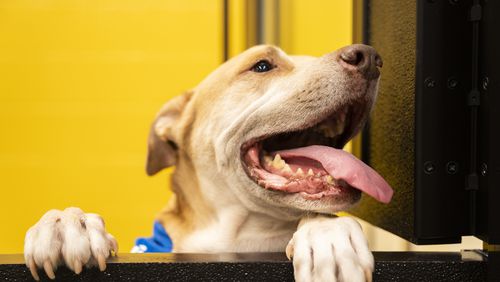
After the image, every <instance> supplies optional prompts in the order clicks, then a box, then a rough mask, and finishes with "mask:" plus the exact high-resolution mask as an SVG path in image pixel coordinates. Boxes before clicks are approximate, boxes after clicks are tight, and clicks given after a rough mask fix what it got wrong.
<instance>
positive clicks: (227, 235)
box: [24, 45, 392, 281]
mask: <svg viewBox="0 0 500 282" xmlns="http://www.w3.org/2000/svg"><path fill="white" fill-rule="evenodd" d="M380 67H382V60H381V58H380V56H379V55H378V54H377V52H376V51H375V50H374V49H373V48H371V47H369V46H365V45H351V46H347V47H344V48H342V49H339V50H337V51H335V52H332V53H329V54H326V55H324V56H322V57H320V58H314V57H307V56H288V55H287V54H285V53H284V52H283V51H282V50H280V49H279V48H276V47H274V46H256V47H253V48H251V49H249V50H247V51H245V52H244V53H242V54H240V55H239V56H236V57H234V58H232V59H231V60H229V61H227V62H226V63H224V64H223V65H221V66H220V67H219V68H218V69H216V70H215V71H214V72H212V73H211V74H210V75H209V76H208V77H207V78H206V79H205V80H203V81H202V82H201V83H200V84H199V85H198V86H197V87H196V88H194V89H193V90H192V91H189V92H187V93H185V94H183V95H181V96H178V97H176V98H174V99H172V100H171V101H169V102H168V103H167V104H165V105H164V106H163V108H162V109H161V110H160V112H159V114H158V116H157V118H156V120H155V121H154V123H153V125H152V128H151V133H150V137H149V144H148V145H149V153H148V161H147V173H148V174H150V175H153V174H155V173H157V172H158V171H160V170H162V169H164V168H166V167H169V166H173V165H175V166H176V169H175V172H174V174H173V177H172V188H173V192H174V196H173V197H172V199H171V200H170V203H169V205H168V207H167V209H166V210H165V211H164V212H163V213H162V215H161V216H160V218H159V219H158V220H159V222H161V224H162V226H163V227H164V229H165V230H167V231H168V234H169V236H170V237H171V239H172V242H173V251H174V252H280V251H286V254H287V256H288V257H289V258H290V259H293V265H294V272H295V278H296V280H297V281H367V280H368V281H370V280H371V276H372V271H373V267H374V261H373V256H372V254H371V252H370V250H369V249H368V246H367V242H366V239H365V237H364V235H363V232H362V230H361V227H360V225H359V224H358V223H357V222H356V221H355V220H353V219H352V218H349V217H336V216H334V215H333V214H334V213H335V212H338V211H343V210H346V209H348V208H349V207H351V206H352V205H354V204H355V203H356V202H357V201H358V200H359V199H360V197H361V193H362V192H364V193H366V194H367V195H369V196H371V197H373V198H375V199H377V200H378V201H380V202H383V203H388V202H389V201H390V199H391V197H392V190H391V188H390V187H389V185H388V184H387V183H386V182H385V181H384V180H383V179H382V177H381V176H380V175H379V174H377V173H376V172H375V171H374V170H372V169H371V168H370V167H368V166H367V165H365V164H364V163H362V162H361V161H359V160H358V159H356V158H355V157H353V156H352V155H351V154H349V153H347V152H345V151H343V150H342V147H343V146H344V145H345V144H346V142H348V141H349V140H350V139H351V138H352V137H353V136H354V135H355V134H356V133H357V132H358V131H359V130H360V129H361V128H362V127H363V125H364V123H365V121H366V119H367V117H368V115H369V113H370V110H371V108H372V105H373V103H374V101H375V98H376V95H377V85H378V80H379V76H380V72H379V68H380ZM113 250H114V251H116V250H117V244H116V241H115V239H114V238H113V237H112V236H111V235H110V234H109V233H107V232H106V230H105V228H104V221H103V220H102V219H101V217H100V216H98V215H96V214H89V213H84V212H83V211H82V210H80V209H78V208H68V209H66V210H64V211H59V210H52V211H49V212H47V213H46V214H45V215H44V216H43V217H42V218H41V219H40V221H39V222H38V223H36V224H35V225H34V226H33V227H32V228H30V229H29V230H28V232H27V234H26V239H25V250H24V252H25V258H26V264H27V266H28V267H29V269H30V270H31V273H32V274H33V276H34V277H35V278H36V279H37V278H38V274H37V269H39V268H43V269H44V271H45V272H46V273H47V275H48V276H49V277H51V278H53V277H54V269H55V268H56V267H57V266H58V265H62V264H65V265H66V266H67V267H69V268H70V269H72V270H74V271H75V272H76V273H79V272H80V271H81V270H82V267H83V266H85V265H87V266H90V265H96V266H98V267H100V269H101V270H104V269H105V267H106V262H105V261H106V258H107V257H108V256H109V255H110V252H111V251H113Z"/></svg>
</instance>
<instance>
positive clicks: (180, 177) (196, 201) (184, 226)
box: [159, 156, 298, 252]
mask: <svg viewBox="0 0 500 282" xmlns="http://www.w3.org/2000/svg"><path fill="white" fill-rule="evenodd" d="M209 181H210V180H207V179H203V181H200V179H199V178H198V174H197V171H196V169H195V166H194V165H193V163H192V162H191V161H190V159H189V158H187V156H182V157H181V158H179V162H178V163H177V165H176V168H175V172H174V173H173V175H172V181H171V184H172V185H171V187H172V191H173V193H174V195H173V196H172V198H171V200H170V203H169V205H168V206H167V207H166V208H165V209H164V211H163V212H162V213H161V214H160V217H159V220H160V221H161V222H162V224H163V226H164V227H165V229H166V230H167V232H168V234H169V235H170V237H171V238H172V241H173V242H174V251H176V252H180V251H182V252H196V251H197V252H217V251H225V252H227V251H228V250H232V251H235V252H241V251H250V252H251V251H272V250H276V251H282V250H283V248H284V246H285V245H286V242H287V241H288V240H289V239H290V236H291V234H292V233H293V232H294V231H295V230H296V227H297V222H298V221H297V220H290V221H284V220H283V219H278V218H273V217H270V216H269V215H267V214H264V213H257V212H253V211H250V210H248V209H246V208H245V206H244V205H242V204H241V203H240V202H239V200H238V199H237V198H236V197H235V196H234V195H226V194H225V195H224V197H221V201H216V200H215V199H214V197H207V196H206V193H205V192H206V191H204V190H202V189H204V188H208V187H201V183H203V185H214V186H215V185H223V184H221V183H215V181H210V182H209ZM218 188H220V190H219V191H224V192H223V193H231V192H230V190H231V189H229V188H228V187H225V188H226V189H224V187H218ZM212 191H213V190H212ZM222 199H224V201H222ZM255 240H259V241H260V240H262V242H265V243H264V244H265V246H264V245H261V244H254V243H253V244H251V243H249V242H251V241H255ZM250 246H251V248H250Z"/></svg>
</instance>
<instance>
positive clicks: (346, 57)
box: [339, 44, 383, 79]
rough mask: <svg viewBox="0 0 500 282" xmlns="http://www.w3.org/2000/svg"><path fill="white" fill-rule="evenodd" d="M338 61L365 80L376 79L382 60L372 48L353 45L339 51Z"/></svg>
mask: <svg viewBox="0 0 500 282" xmlns="http://www.w3.org/2000/svg"><path fill="white" fill-rule="evenodd" d="M339 59H340V60H342V61H343V62H345V63H347V67H349V68H354V69H357V70H358V71H359V72H361V73H362V74H363V75H364V76H365V77H366V78H368V79H372V78H377V77H378V76H379V75H380V71H379V70H378V68H381V67H382V65H383V62H382V58H381V57H380V55H379V54H378V53H377V51H375V49H374V48H373V47H370V46H367V45H363V44H353V45H350V46H347V47H344V48H342V49H340V50H339Z"/></svg>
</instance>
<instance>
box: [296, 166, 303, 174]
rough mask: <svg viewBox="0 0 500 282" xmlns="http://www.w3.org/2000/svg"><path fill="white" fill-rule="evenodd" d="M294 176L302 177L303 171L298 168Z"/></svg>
mask: <svg viewBox="0 0 500 282" xmlns="http://www.w3.org/2000/svg"><path fill="white" fill-rule="evenodd" d="M296 174H297V175H300V176H302V175H304V171H303V170H302V169H301V168H300V167H299V168H298V169H297V172H296Z"/></svg>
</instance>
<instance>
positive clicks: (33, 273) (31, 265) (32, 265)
mask: <svg viewBox="0 0 500 282" xmlns="http://www.w3.org/2000/svg"><path fill="white" fill-rule="evenodd" d="M28 267H29V269H30V272H31V276H33V279H35V280H36V281H40V276H38V272H37V270H36V265H35V261H34V260H33V259H30V260H29V262H28Z"/></svg>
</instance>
